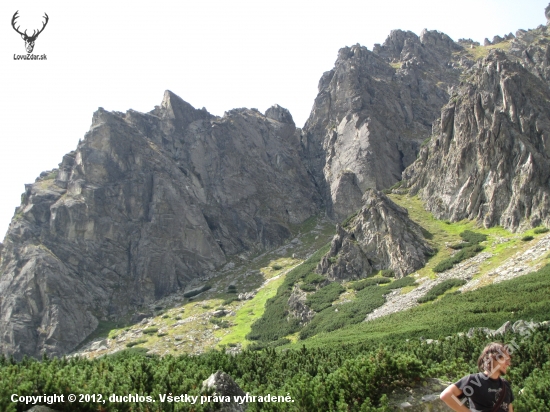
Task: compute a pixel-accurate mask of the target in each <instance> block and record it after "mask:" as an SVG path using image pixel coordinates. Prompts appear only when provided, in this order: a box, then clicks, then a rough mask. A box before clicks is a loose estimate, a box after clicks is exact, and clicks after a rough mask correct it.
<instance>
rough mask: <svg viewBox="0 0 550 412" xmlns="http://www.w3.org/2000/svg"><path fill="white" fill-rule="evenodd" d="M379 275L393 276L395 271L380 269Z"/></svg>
mask: <svg viewBox="0 0 550 412" xmlns="http://www.w3.org/2000/svg"><path fill="white" fill-rule="evenodd" d="M381 275H382V276H384V277H385V278H394V277H395V272H394V271H393V270H391V269H383V270H382V271H381Z"/></svg>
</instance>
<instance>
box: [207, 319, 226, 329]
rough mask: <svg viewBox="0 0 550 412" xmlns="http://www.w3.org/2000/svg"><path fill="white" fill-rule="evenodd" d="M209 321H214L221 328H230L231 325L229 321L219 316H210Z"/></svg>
mask: <svg viewBox="0 0 550 412" xmlns="http://www.w3.org/2000/svg"><path fill="white" fill-rule="evenodd" d="M209 322H210V323H213V324H214V325H218V326H219V327H220V328H228V327H230V326H231V324H230V323H229V322H228V321H226V320H222V319H218V318H210V320H209Z"/></svg>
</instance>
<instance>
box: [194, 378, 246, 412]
mask: <svg viewBox="0 0 550 412" xmlns="http://www.w3.org/2000/svg"><path fill="white" fill-rule="evenodd" d="M202 392H208V393H211V394H212V396H217V397H222V398H225V397H229V399H230V400H231V401H230V402H222V403H220V404H219V405H217V407H213V408H210V409H209V410H211V411H220V412H244V411H246V409H247V404H246V403H239V402H237V401H235V399H236V398H235V397H237V396H239V397H244V396H245V395H246V393H245V392H244V391H243V390H242V389H241V388H240V387H239V385H237V383H235V381H234V380H233V378H232V377H231V376H229V375H228V374H227V373H225V372H222V371H217V372H216V373H213V374H212V375H210V376H209V377H208V379H206V380H205V381H204V382H203V383H202Z"/></svg>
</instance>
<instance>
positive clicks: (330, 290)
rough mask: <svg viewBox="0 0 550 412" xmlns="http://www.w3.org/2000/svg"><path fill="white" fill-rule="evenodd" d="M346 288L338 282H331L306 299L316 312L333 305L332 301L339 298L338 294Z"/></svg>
mask: <svg viewBox="0 0 550 412" xmlns="http://www.w3.org/2000/svg"><path fill="white" fill-rule="evenodd" d="M345 290H346V289H344V288H343V287H342V285H340V284H339V283H338V282H332V283H329V284H328V285H326V286H324V287H322V288H321V289H319V290H318V291H317V292H315V293H314V294H312V295H309V296H308V297H307V299H306V305H307V306H309V307H310V308H311V309H313V310H314V311H315V312H321V311H322V310H323V309H326V308H328V307H330V306H332V302H334V301H335V300H336V299H338V296H340V294H341V293H342V292H345Z"/></svg>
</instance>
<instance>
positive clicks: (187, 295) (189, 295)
mask: <svg viewBox="0 0 550 412" xmlns="http://www.w3.org/2000/svg"><path fill="white" fill-rule="evenodd" d="M211 288H212V286H210V285H204V286H203V287H202V288H200V289H194V290H190V291H189V292H186V293H184V294H183V297H184V298H192V297H194V296H197V295H198V294H200V293H202V292H206V291H207V290H210V289H211Z"/></svg>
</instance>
